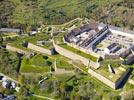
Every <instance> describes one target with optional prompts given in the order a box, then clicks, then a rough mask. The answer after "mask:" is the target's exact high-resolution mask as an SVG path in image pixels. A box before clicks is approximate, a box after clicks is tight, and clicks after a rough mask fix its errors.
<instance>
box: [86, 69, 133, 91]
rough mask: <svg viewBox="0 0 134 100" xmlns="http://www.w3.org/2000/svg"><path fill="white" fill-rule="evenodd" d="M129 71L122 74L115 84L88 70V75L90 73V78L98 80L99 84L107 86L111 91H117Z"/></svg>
mask: <svg viewBox="0 0 134 100" xmlns="http://www.w3.org/2000/svg"><path fill="white" fill-rule="evenodd" d="M130 71H131V69H130V68H128V69H127V71H126V72H124V73H123V75H121V76H120V78H119V79H118V80H117V81H116V82H112V81H111V80H109V79H107V78H106V77H104V76H102V75H100V74H98V73H97V72H95V71H94V70H92V69H88V73H90V74H91V75H92V76H94V77H95V78H97V79H98V80H100V81H101V82H103V83H104V84H106V85H108V86H109V87H111V88H113V89H117V88H118V87H119V86H120V85H121V84H122V82H123V81H124V80H125V79H126V78H127V76H128V75H129V73H130Z"/></svg>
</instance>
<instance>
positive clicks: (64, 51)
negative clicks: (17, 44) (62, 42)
mask: <svg viewBox="0 0 134 100" xmlns="http://www.w3.org/2000/svg"><path fill="white" fill-rule="evenodd" d="M54 47H55V50H56V51H57V52H58V53H59V54H61V55H63V56H65V57H67V58H69V59H72V60H78V61H81V62H82V63H83V64H84V65H85V66H92V67H94V68H98V67H99V66H100V64H99V63H98V62H93V61H90V60H89V59H87V58H85V57H82V56H80V55H78V54H75V53H73V52H71V51H69V50H67V49H64V48H63V47H60V46H59V45H56V44H55V43H54Z"/></svg>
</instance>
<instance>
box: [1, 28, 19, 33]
mask: <svg viewBox="0 0 134 100" xmlns="http://www.w3.org/2000/svg"><path fill="white" fill-rule="evenodd" d="M0 32H7V33H12V32H13V33H18V32H20V29H14V28H1V29H0Z"/></svg>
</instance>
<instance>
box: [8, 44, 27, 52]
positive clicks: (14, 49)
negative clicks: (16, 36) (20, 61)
mask: <svg viewBox="0 0 134 100" xmlns="http://www.w3.org/2000/svg"><path fill="white" fill-rule="evenodd" d="M6 49H7V50H10V51H13V52H18V53H23V54H25V53H27V51H25V50H22V49H19V48H16V47H13V46H11V45H10V44H7V45H6Z"/></svg>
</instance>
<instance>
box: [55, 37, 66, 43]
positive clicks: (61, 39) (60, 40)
mask: <svg viewBox="0 0 134 100" xmlns="http://www.w3.org/2000/svg"><path fill="white" fill-rule="evenodd" d="M53 39H54V42H55V44H64V41H63V37H62V36H60V37H57V36H56V37H54V38H53Z"/></svg>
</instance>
